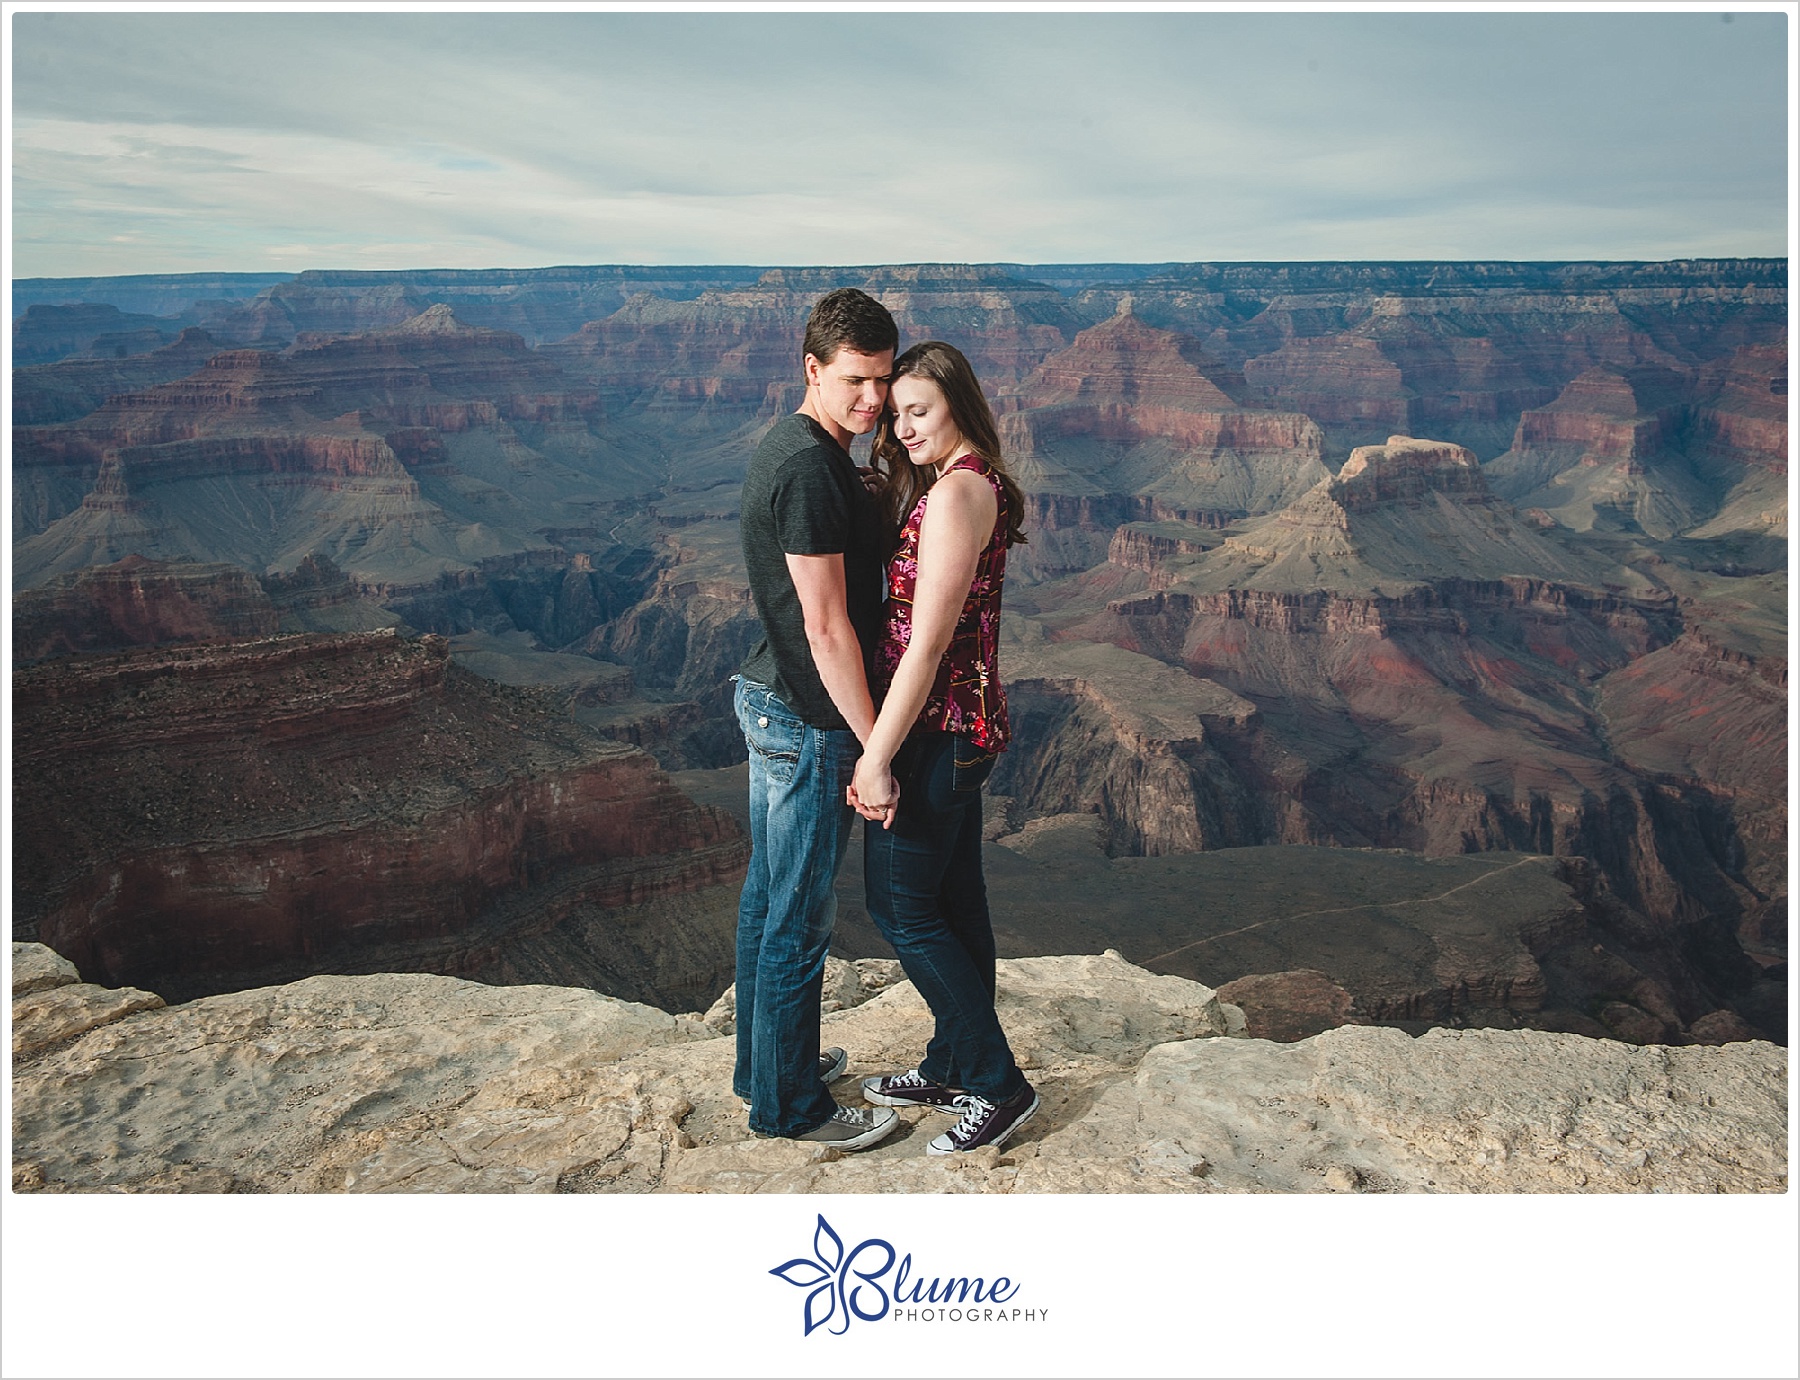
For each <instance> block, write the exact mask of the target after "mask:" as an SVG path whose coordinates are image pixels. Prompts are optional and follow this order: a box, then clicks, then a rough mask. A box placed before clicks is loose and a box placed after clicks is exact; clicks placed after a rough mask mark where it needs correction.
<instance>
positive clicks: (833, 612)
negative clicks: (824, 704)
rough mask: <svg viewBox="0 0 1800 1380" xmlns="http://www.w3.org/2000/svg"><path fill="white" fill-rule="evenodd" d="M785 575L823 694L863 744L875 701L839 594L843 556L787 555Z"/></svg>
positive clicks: (847, 610)
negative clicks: (790, 583) (797, 599)
mask: <svg viewBox="0 0 1800 1380" xmlns="http://www.w3.org/2000/svg"><path fill="white" fill-rule="evenodd" d="M784 554H785V555H786V557H787V568H788V574H789V575H790V576H791V577H792V578H793V581H794V592H795V593H796V594H798V595H799V596H800V613H801V616H802V617H803V618H804V619H805V621H806V642H807V645H808V646H809V647H811V648H812V656H813V664H814V665H815V666H817V667H818V668H819V679H820V680H821V681H823V682H824V683H825V693H826V694H827V695H830V696H831V702H832V703H833V704H834V705H836V706H837V711H838V713H840V714H842V715H843V716H844V722H845V723H847V724H849V725H850V731H851V732H852V733H854V734H856V740H857V741H858V742H859V743H861V742H867V741H868V737H869V732H870V730H871V729H873V728H874V727H875V702H874V700H872V699H871V698H870V697H869V679H868V676H867V674H866V673H865V672H864V670H863V653H862V644H861V643H860V642H858V641H857V640H856V629H855V628H853V627H852V626H851V625H850V607H849V604H848V603H847V602H846V600H845V595H844V556H843V553H842V552H834V553H833V554H831V555H829V556H796V555H794V553H793V552H791V551H789V552H786V553H784Z"/></svg>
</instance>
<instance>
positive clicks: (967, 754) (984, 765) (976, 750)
mask: <svg viewBox="0 0 1800 1380" xmlns="http://www.w3.org/2000/svg"><path fill="white" fill-rule="evenodd" d="M950 752H951V759H950V789H951V790H953V791H956V792H957V793H958V794H959V795H970V794H973V793H974V792H976V791H979V790H980V789H981V788H982V787H983V786H984V785H986V784H987V779H988V775H989V773H991V772H992V771H993V770H994V759H995V758H997V757H999V755H1000V754H999V753H998V752H990V751H988V749H986V748H983V747H978V746H977V745H976V744H975V742H974V741H973V740H972V739H969V738H965V737H964V736H963V735H962V734H960V733H959V734H957V735H956V740H955V742H954V743H952V744H951V748H950Z"/></svg>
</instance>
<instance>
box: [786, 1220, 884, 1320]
mask: <svg viewBox="0 0 1800 1380" xmlns="http://www.w3.org/2000/svg"><path fill="white" fill-rule="evenodd" d="M873 1251H880V1252H882V1253H883V1255H884V1257H885V1258H884V1259H883V1260H882V1261H881V1263H880V1264H879V1265H871V1266H870V1267H869V1268H867V1269H858V1268H857V1261H858V1260H859V1259H860V1258H861V1257H862V1256H863V1254H864V1252H873ZM893 1264H894V1248H893V1247H892V1246H890V1245H889V1244H888V1243H887V1242H885V1241H883V1240H881V1239H880V1238H879V1237H870V1238H869V1239H868V1240H867V1241H864V1242H862V1243H861V1244H860V1245H858V1246H857V1247H856V1249H854V1250H852V1251H849V1252H848V1253H846V1252H845V1250H844V1242H843V1238H842V1237H840V1236H839V1235H838V1234H837V1233H836V1232H835V1231H833V1230H832V1227H831V1223H829V1222H827V1221H826V1220H825V1214H824V1213H820V1214H819V1225H818V1226H817V1227H815V1228H814V1229H813V1253H812V1257H811V1258H809V1257H807V1256H796V1257H794V1259H792V1260H789V1261H786V1262H784V1263H782V1264H780V1265H777V1266H776V1267H775V1268H774V1269H772V1270H770V1271H769V1273H770V1274H772V1275H775V1276H777V1277H778V1278H780V1279H784V1280H786V1281H787V1282H788V1283H789V1284H791V1285H793V1286H794V1287H795V1288H797V1289H806V1290H808V1291H809V1292H808V1293H807V1295H806V1305H805V1308H804V1310H803V1314H802V1321H803V1322H804V1323H805V1324H806V1331H805V1333H804V1334H803V1335H805V1336H811V1335H812V1332H813V1329H814V1328H818V1327H824V1326H825V1325H826V1324H827V1323H831V1322H835V1323H836V1326H834V1327H830V1328H828V1329H827V1330H828V1331H829V1332H831V1333H832V1335H834V1336H838V1337H841V1336H843V1335H844V1333H845V1332H847V1331H849V1330H850V1320H851V1318H853V1317H856V1318H861V1319H862V1320H863V1321H864V1322H875V1321H877V1320H878V1319H880V1318H884V1317H886V1316H887V1311H888V1296H887V1290H885V1289H883V1288H882V1287H881V1286H880V1285H879V1284H876V1283H875V1281H876V1280H877V1279H879V1278H880V1277H881V1276H882V1275H884V1274H886V1273H887V1272H888V1270H889V1269H891V1268H892V1267H893ZM852 1280H854V1281H855V1283H851V1281H852ZM865 1295H867V1296H869V1297H865ZM867 1303H876V1304H878V1305H879V1306H877V1307H875V1308H873V1309H872V1310H871V1309H869V1308H867V1307H865V1306H864V1305H865V1304H867Z"/></svg>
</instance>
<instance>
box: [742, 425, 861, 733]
mask: <svg viewBox="0 0 1800 1380" xmlns="http://www.w3.org/2000/svg"><path fill="white" fill-rule="evenodd" d="M741 508H742V516H741V518H740V520H739V530H740V532H741V535H742V538H743V543H744V566H745V569H746V570H747V571H748V572H749V575H750V597H751V599H752V600H754V601H755V604H756V616H757V617H758V618H760V619H761V620H762V625H763V637H762V640H761V641H760V642H758V643H757V644H756V646H755V647H753V648H751V650H750V655H749V657H748V658H747V659H746V660H745V662H744V665H743V668H742V671H743V674H744V676H745V677H746V678H747V679H749V680H754V681H760V682H762V684H764V685H767V686H769V687H770V688H771V689H773V690H774V691H775V693H776V694H777V695H779V696H780V697H781V698H782V700H783V701H785V702H786V704H787V706H788V707H789V708H790V709H792V710H793V711H794V712H795V713H796V714H798V715H799V716H800V717H801V718H802V719H804V720H806V722H807V723H809V724H811V725H812V726H813V727H814V728H848V727H849V724H847V723H846V722H845V721H844V716H843V715H842V714H840V713H838V711H837V706H836V705H834V704H833V703H832V702H831V696H830V695H828V694H826V693H825V683H824V682H823V681H822V680H820V679H819V669H818V667H817V666H816V665H815V664H814V662H813V656H812V648H811V646H810V645H809V644H808V643H807V640H806V621H805V618H804V617H803V616H802V614H801V611H800V596H799V595H798V594H797V593H796V592H795V590H794V580H793V576H791V575H790V574H788V568H787V557H788V556H789V555H795V556H830V555H836V554H839V553H841V554H842V555H843V557H844V590H845V603H846V605H847V606H848V611H849V614H850V626H851V627H852V628H854V629H855V630H856V637H857V640H858V641H859V642H861V643H862V650H863V664H864V667H865V669H866V668H867V665H868V661H869V654H870V652H872V651H873V650H874V646H875V637H876V635H877V634H878V632H879V631H880V626H881V566H882V561H883V558H884V556H885V551H884V549H883V548H884V538H883V533H882V526H883V524H882V521H881V514H880V510H879V508H878V507H877V506H876V503H875V500H874V499H873V498H872V497H870V495H869V493H868V491H867V490H865V489H864V488H863V486H862V481H861V480H860V479H858V478H857V475H856V463H855V461H853V460H851V458H850V456H849V454H848V453H847V452H846V451H845V450H844V448H843V447H842V446H840V445H838V443H837V442H836V441H834V440H833V439H832V438H831V434H830V433H829V432H828V431H826V430H825V428H824V427H822V426H820V425H819V424H818V423H817V422H815V421H814V420H813V419H812V418H811V417H808V416H806V415H805V414H804V413H799V412H796V413H794V414H792V415H791V416H787V417H784V418H782V419H781V420H780V421H779V422H777V423H775V425H774V426H773V427H772V428H770V430H769V434H768V435H767V436H765V437H763V440H762V444H761V445H759V446H758V447H757V448H756V454H755V455H754V456H753V457H752V458H751V460H750V469H749V472H748V473H747V474H746V475H745V476H744V493H743V499H742V502H741Z"/></svg>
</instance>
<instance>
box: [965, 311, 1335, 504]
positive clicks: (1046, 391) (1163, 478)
mask: <svg viewBox="0 0 1800 1380" xmlns="http://www.w3.org/2000/svg"><path fill="white" fill-rule="evenodd" d="M1193 348H1195V344H1194V342H1193V341H1191V340H1185V341H1184V339H1183V338H1182V337H1180V336H1178V335H1176V334H1174V333H1173V332H1170V331H1163V330H1158V329H1156V328H1155V327H1153V326H1149V325H1146V324H1144V323H1143V322H1141V321H1139V320H1137V319H1136V318H1135V317H1134V316H1132V315H1131V314H1130V313H1129V311H1128V310H1127V311H1122V312H1121V313H1120V314H1119V315H1117V316H1115V317H1113V318H1112V319H1111V320H1110V321H1106V322H1103V323H1102V324H1100V325H1098V326H1093V327H1090V328H1089V329H1088V330H1085V331H1082V332H1081V333H1080V334H1079V335H1077V336H1076V337H1075V341H1074V343H1073V344H1072V345H1070V346H1069V348H1068V349H1067V350H1064V351H1061V352H1060V353H1058V354H1055V355H1052V356H1051V357H1050V358H1049V359H1047V360H1045V361H1044V363H1043V364H1042V365H1040V366H1039V368H1038V369H1037V370H1036V372H1034V373H1033V374H1032V375H1031V377H1030V378H1028V379H1027V380H1026V381H1025V382H1024V383H1023V384H1021V385H1020V386H1019V388H1018V389H1017V390H1016V392H1014V393H1013V394H1012V395H1011V396H1010V397H1009V398H1008V399H1007V400H1006V401H1007V407H1006V408H1005V409H1004V410H1003V412H1002V414H1001V416H1000V419H999V420H1000V439H1001V444H1002V445H1003V446H1004V447H1005V449H1006V453H1007V455H1008V457H1009V462H1010V463H1011V464H1012V466H1013V468H1014V471H1015V473H1017V474H1018V475H1019V476H1020V479H1021V482H1022V483H1023V485H1024V487H1025V488H1026V489H1027V490H1028V491H1029V492H1032V493H1038V494H1074V495H1089V494H1102V495H1104V494H1123V495H1130V494H1137V495H1141V496H1144V497H1149V498H1152V499H1154V500H1156V501H1158V502H1160V503H1162V504H1164V505H1165V506H1167V507H1168V508H1170V509H1179V510H1183V511H1189V512H1206V513H1212V514H1216V515H1220V516H1223V515H1226V514H1234V515H1241V514H1243V513H1246V512H1263V511H1268V510H1269V509H1271V508H1277V507H1280V506H1281V505H1282V504H1283V503H1285V502H1287V501H1290V500H1291V499H1292V498H1294V497H1296V496H1297V495H1298V494H1299V493H1301V492H1304V491H1305V490H1306V489H1307V488H1310V487H1311V486H1312V485H1313V484H1314V483H1316V482H1317V481H1318V480H1320V479H1322V478H1324V477H1325V473H1326V471H1325V470H1324V468H1323V466H1322V465H1321V464H1320V463H1319V449H1320V445H1321V437H1320V433H1319V429H1318V427H1316V426H1315V425H1313V423H1312V422H1311V421H1309V420H1308V419H1307V418H1305V417H1303V416H1300V415H1298V414H1297V413H1292V412H1273V411H1248V410H1243V409H1240V408H1238V407H1237V406H1236V405H1235V404H1234V403H1233V402H1232V400H1231V399H1230V398H1229V397H1228V396H1227V395H1226V394H1225V393H1224V392H1223V391H1222V390H1221V389H1219V388H1218V387H1217V386H1216V385H1215V384H1214V383H1212V381H1211V380H1209V379H1208V378H1207V377H1206V376H1205V375H1204V374H1203V373H1201V372H1200V370H1199V369H1198V368H1197V367H1196V366H1195V365H1194V364H1193V363H1192V362H1191V361H1190V359H1189V358H1188V357H1187V356H1186V355H1185V354H1184V353H1183V351H1184V349H1188V350H1191V349H1193Z"/></svg>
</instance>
